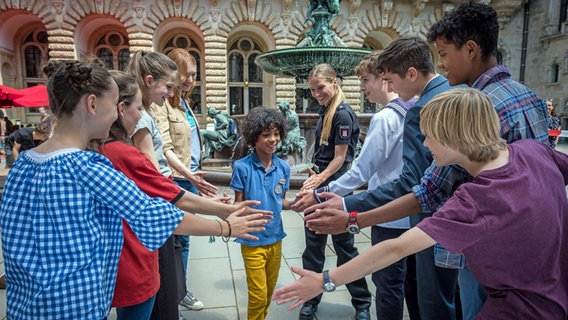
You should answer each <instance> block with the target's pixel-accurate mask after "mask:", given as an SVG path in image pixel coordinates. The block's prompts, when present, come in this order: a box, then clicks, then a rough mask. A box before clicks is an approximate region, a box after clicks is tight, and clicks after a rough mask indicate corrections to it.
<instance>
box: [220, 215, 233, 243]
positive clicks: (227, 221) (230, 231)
mask: <svg viewBox="0 0 568 320" xmlns="http://www.w3.org/2000/svg"><path fill="white" fill-rule="evenodd" d="M225 222H226V223H227V226H229V234H228V235H227V236H221V239H223V242H225V243H227V242H229V239H231V233H232V230H231V224H230V223H229V220H225Z"/></svg>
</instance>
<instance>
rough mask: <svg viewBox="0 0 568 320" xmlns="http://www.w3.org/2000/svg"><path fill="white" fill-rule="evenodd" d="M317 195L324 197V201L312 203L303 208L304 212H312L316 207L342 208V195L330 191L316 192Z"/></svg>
mask: <svg viewBox="0 0 568 320" xmlns="http://www.w3.org/2000/svg"><path fill="white" fill-rule="evenodd" d="M318 197H320V198H325V199H326V201H324V202H322V203H318V204H315V205H312V206H310V207H308V208H306V209H305V210H304V213H312V212H314V211H316V210H317V209H337V210H343V197H341V196H339V195H336V194H335V193H332V192H322V193H318Z"/></svg>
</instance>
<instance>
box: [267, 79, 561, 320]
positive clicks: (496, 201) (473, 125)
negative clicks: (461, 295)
mask: <svg viewBox="0 0 568 320" xmlns="http://www.w3.org/2000/svg"><path fill="white" fill-rule="evenodd" d="M420 118H421V121H420V129H421V130H422V131H423V132H424V133H425V135H426V140H425V141H424V145H425V146H426V147H427V148H428V149H430V151H431V152H432V154H433V157H434V159H435V161H436V163H437V164H439V165H450V164H456V165H459V166H461V167H463V168H464V169H465V170H467V172H468V173H469V174H470V175H472V176H473V180H472V181H471V182H470V183H465V184H463V185H462V186H460V187H459V188H458V189H457V190H456V192H455V193H454V194H453V196H452V197H451V198H450V199H449V200H448V201H447V202H446V204H445V205H444V206H443V207H442V208H440V210H438V211H437V212H436V213H435V214H434V215H433V216H432V217H429V218H426V219H424V220H423V221H422V222H420V223H419V224H418V225H417V226H416V227H415V228H412V229H410V230H409V231H407V232H405V233H404V234H403V235H401V236H400V237H399V238H397V239H393V240H389V241H384V242H382V243H379V244H377V245H375V246H373V247H372V248H371V249H369V250H367V251H365V252H364V253H362V254H361V255H359V256H358V257H357V258H355V259H353V260H351V261H349V262H348V263H346V264H344V265H342V266H341V267H339V268H337V269H334V270H331V271H329V272H327V271H324V273H326V277H322V275H320V274H318V273H313V272H310V271H306V270H303V269H300V268H296V267H293V268H292V270H293V271H294V272H296V273H297V274H299V275H300V276H301V278H300V279H299V280H297V281H296V282H294V283H293V284H290V285H287V286H285V287H283V288H280V289H278V290H276V291H275V292H274V296H273V298H274V299H275V300H277V302H278V303H286V302H290V301H295V303H294V304H293V305H292V306H291V307H290V308H291V309H292V308H295V307H297V306H299V305H301V304H302V303H303V302H304V301H306V300H307V299H309V298H310V297H312V296H314V295H316V294H319V293H320V292H321V291H323V290H324V287H323V285H324V282H325V285H326V290H329V288H330V287H335V284H337V285H341V284H345V283H349V282H350V281H352V280H354V279H358V278H360V277H362V276H365V275H367V274H369V273H371V272H373V271H376V270H378V269H381V268H384V267H385V266H388V265H390V264H391V263H393V262H395V261H397V260H399V259H400V258H401V257H404V256H407V255H409V254H412V253H415V252H417V251H420V250H423V249H425V248H427V247H429V246H432V245H434V243H436V242H439V243H440V244H441V245H442V246H444V247H445V248H447V249H448V250H450V251H452V252H463V253H464V255H465V256H466V257H467V259H468V262H469V264H470V268H471V271H472V273H473V275H474V276H475V278H476V279H477V280H478V281H479V283H480V284H481V285H482V286H483V287H484V289H485V290H486V291H487V295H488V297H487V301H486V303H485V305H484V306H483V308H482V309H481V312H480V313H479V314H478V315H477V319H489V318H491V319H566V318H567V317H568V199H567V197H566V190H565V186H566V185H567V184H568V155H566V154H563V153H560V152H557V151H555V150H553V149H551V148H549V147H548V146H546V145H544V144H542V143H539V142H536V141H532V140H521V141H519V142H515V143H512V144H510V145H507V144H506V143H505V141H504V140H502V139H501V137H500V135H499V119H498V117H497V114H496V112H495V109H494V108H493V105H492V104H491V101H490V100H489V99H488V98H487V96H485V95H484V94H483V93H481V92H479V91H477V90H475V89H470V88H467V89H453V90H450V91H448V92H445V93H442V94H439V95H438V96H436V97H435V98H434V99H432V100H431V101H430V102H429V103H428V104H427V105H426V106H425V107H424V108H423V110H422V111H421V113H420ZM399 200H400V199H399ZM399 200H395V201H393V202H391V203H390V204H388V205H397V204H396V202H397V201H399ZM324 278H325V279H326V280H325V281H324V280H323V279H324ZM334 283H335V284H334Z"/></svg>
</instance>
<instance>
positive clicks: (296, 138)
mask: <svg viewBox="0 0 568 320" xmlns="http://www.w3.org/2000/svg"><path fill="white" fill-rule="evenodd" d="M278 108H279V109H280V112H282V114H283V115H284V118H285V119H286V124H287V126H288V133H287V134H286V139H284V140H282V141H280V143H279V144H278V148H277V150H276V155H277V156H278V157H280V158H283V157H285V156H287V155H289V154H292V153H293V152H297V153H298V154H299V155H300V160H301V161H303V157H304V149H305V148H306V139H305V138H304V136H302V133H301V132H300V118H299V117H298V114H297V113H296V112H295V111H294V110H291V109H290V102H288V101H282V102H280V103H278Z"/></svg>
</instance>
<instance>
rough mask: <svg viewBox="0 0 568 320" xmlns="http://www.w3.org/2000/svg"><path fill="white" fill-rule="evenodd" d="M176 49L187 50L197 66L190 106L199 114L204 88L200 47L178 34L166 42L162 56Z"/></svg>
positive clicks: (187, 37) (184, 35)
mask: <svg viewBox="0 0 568 320" xmlns="http://www.w3.org/2000/svg"><path fill="white" fill-rule="evenodd" d="M176 48H181V49H185V50H187V52H189V54H191V55H192V56H193V58H195V62H196V64H197V76H196V78H195V85H194V86H193V91H192V92H191V96H190V100H191V101H190V104H191V109H192V110H193V112H194V113H195V114H201V113H202V106H201V101H202V96H203V94H202V89H203V87H204V86H203V80H202V79H201V47H200V46H199V44H198V43H197V42H196V41H195V40H193V39H190V38H189V36H187V35H186V34H179V33H178V34H176V35H174V36H172V37H171V38H169V39H168V40H167V41H166V45H165V47H164V50H163V52H164V54H168V53H170V51H172V50H173V49H176Z"/></svg>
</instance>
